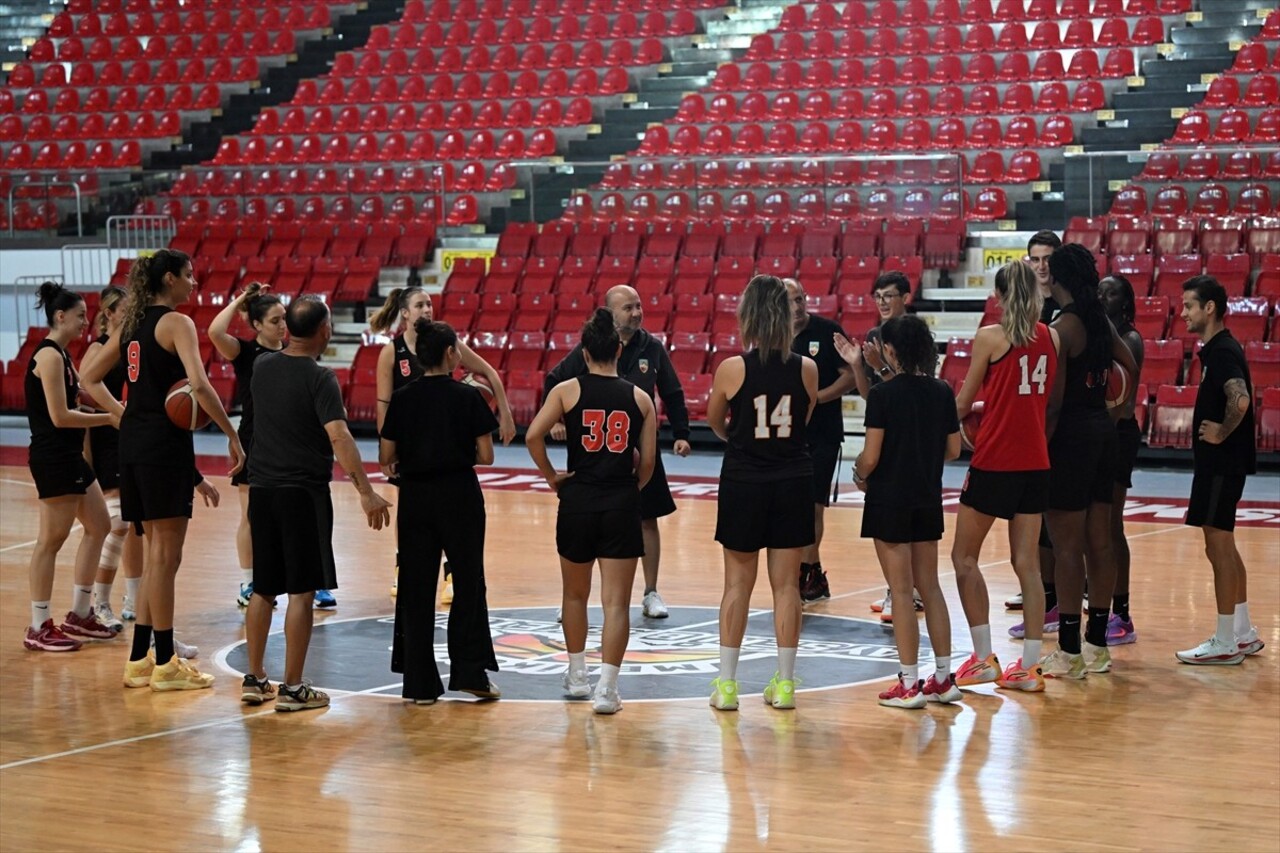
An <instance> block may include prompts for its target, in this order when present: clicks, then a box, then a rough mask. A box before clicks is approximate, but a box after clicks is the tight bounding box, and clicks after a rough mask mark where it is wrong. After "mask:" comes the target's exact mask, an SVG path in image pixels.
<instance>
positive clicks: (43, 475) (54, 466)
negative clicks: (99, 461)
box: [28, 456, 94, 501]
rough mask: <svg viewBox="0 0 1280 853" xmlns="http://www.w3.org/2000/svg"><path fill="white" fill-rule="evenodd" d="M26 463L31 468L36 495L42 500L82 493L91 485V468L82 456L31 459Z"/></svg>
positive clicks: (92, 478)
mask: <svg viewBox="0 0 1280 853" xmlns="http://www.w3.org/2000/svg"><path fill="white" fill-rule="evenodd" d="M28 465H29V467H30V468H31V479H32V480H35V483H36V496H37V497H38V498H40V500H42V501H43V500H48V499H49V498H61V497H66V496H67V495H83V494H84V493H85V492H87V491H88V490H89V486H91V485H93V480H94V477H93V469H92V468H91V467H89V463H88V462H86V461H85V458H84V457H83V456H68V457H65V458H62V459H50V460H43V459H31V460H30V461H29V463H28Z"/></svg>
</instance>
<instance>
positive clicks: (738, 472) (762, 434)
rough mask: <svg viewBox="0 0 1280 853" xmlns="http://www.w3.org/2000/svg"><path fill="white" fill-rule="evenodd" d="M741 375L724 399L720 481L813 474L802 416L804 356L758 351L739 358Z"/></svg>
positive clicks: (806, 394) (806, 398)
mask: <svg viewBox="0 0 1280 853" xmlns="http://www.w3.org/2000/svg"><path fill="white" fill-rule="evenodd" d="M742 360H743V362H744V363H745V364H746V375H745V376H744V377H743V380H742V387H741V388H739V389H738V393H736V394H734V395H733V397H731V398H730V399H729V446H728V447H727V448H726V449H725V454H724V461H723V462H722V463H721V465H720V477H721V478H722V479H728V480H737V481H738V482H741V483H775V482H778V481H780V480H791V479H795V478H799V477H812V476H813V458H812V457H811V456H810V455H809V442H808V434H807V431H806V424H805V415H806V414H808V412H809V392H808V391H807V390H806V389H805V387H804V376H803V374H802V373H801V369H802V365H803V363H804V359H803V358H800V357H797V356H795V355H792V356H790V357H789V358H787V360H786V361H780V360H779V359H778V358H776V357H775V358H771V359H770V360H769V361H768V363H762V362H761V360H760V351H759V350H754V349H753V350H751V352H749V353H746V354H745V355H743V356H742Z"/></svg>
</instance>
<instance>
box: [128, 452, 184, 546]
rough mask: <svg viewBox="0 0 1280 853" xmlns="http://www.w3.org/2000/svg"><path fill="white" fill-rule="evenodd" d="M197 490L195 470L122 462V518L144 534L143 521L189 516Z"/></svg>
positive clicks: (182, 466)
mask: <svg viewBox="0 0 1280 853" xmlns="http://www.w3.org/2000/svg"><path fill="white" fill-rule="evenodd" d="M195 490H196V469H195V468H194V467H193V466H191V465H179V466H176V467H169V466H162V465H135V464H133V463H129V462H122V463H120V517H121V518H123V519H124V520H125V521H129V522H132V523H133V529H134V530H135V531H136V532H137V533H138V535H139V536H141V535H142V522H144V521H158V520H160V519H164V518H190V517H191V506H192V503H193V500H194V497H195Z"/></svg>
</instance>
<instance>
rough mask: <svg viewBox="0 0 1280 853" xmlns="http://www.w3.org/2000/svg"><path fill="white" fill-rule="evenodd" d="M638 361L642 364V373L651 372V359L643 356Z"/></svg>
mask: <svg viewBox="0 0 1280 853" xmlns="http://www.w3.org/2000/svg"><path fill="white" fill-rule="evenodd" d="M636 363H637V364H638V365H639V366H640V372H641V373H648V372H649V359H647V358H642V359H640V360H639V361H638V362H636Z"/></svg>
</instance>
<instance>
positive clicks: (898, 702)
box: [880, 678, 929, 709]
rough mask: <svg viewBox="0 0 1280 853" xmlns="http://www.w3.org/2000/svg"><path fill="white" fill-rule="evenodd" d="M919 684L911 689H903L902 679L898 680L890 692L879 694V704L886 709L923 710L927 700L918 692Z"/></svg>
mask: <svg viewBox="0 0 1280 853" xmlns="http://www.w3.org/2000/svg"><path fill="white" fill-rule="evenodd" d="M920 684H921V683H920V682H919V681H917V682H916V683H915V685H914V686H913V687H905V686H904V685H903V684H902V679H901V678H898V680H897V681H895V682H894V683H893V689H892V690H886V691H884V692H883V693H881V694H880V704H881V705H884V706H885V707H888V708H910V709H915V708H923V707H924V706H925V704H926V703H927V702H928V701H929V700H927V699H925V697H924V694H923V693H921V692H920Z"/></svg>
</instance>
